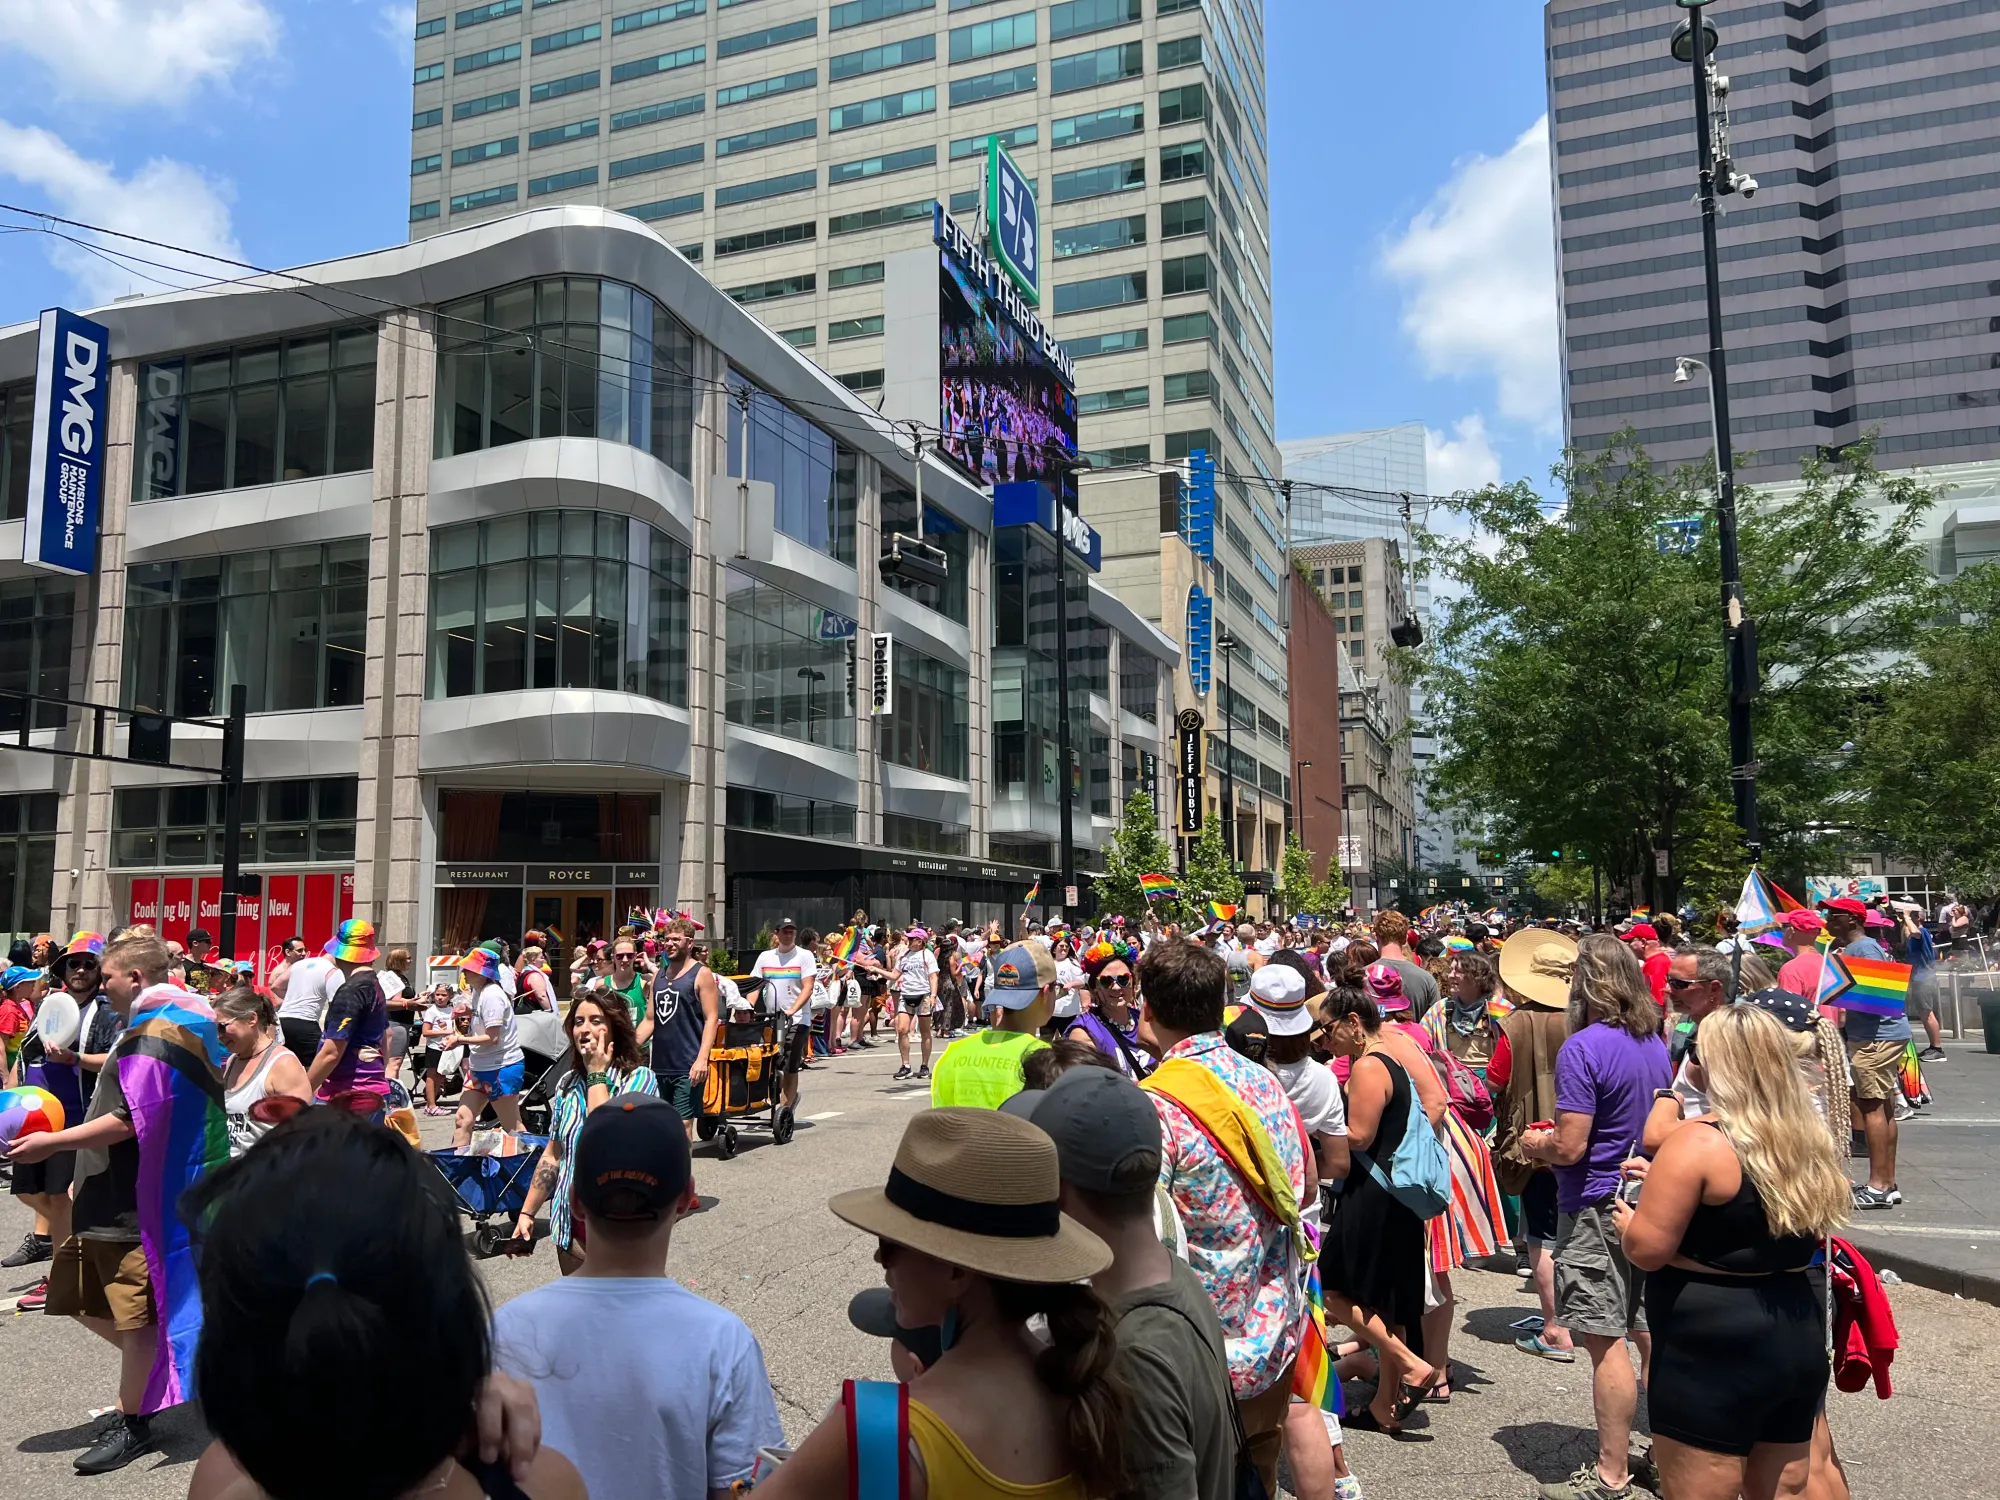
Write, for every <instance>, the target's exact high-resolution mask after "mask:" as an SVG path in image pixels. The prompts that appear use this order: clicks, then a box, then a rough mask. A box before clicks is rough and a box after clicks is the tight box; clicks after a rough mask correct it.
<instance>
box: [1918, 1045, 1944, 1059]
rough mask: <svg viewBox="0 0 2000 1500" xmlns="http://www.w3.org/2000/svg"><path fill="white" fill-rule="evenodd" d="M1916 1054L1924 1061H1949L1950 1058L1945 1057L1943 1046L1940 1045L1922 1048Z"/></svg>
mask: <svg viewBox="0 0 2000 1500" xmlns="http://www.w3.org/2000/svg"><path fill="white" fill-rule="evenodd" d="M1917 1056H1918V1057H1919V1058H1921V1059H1922V1060H1923V1061H1925V1062H1949V1061H1950V1059H1949V1058H1947V1057H1946V1056H1945V1055H1944V1048H1942V1047H1926V1048H1924V1050H1923V1051H1921V1052H1919V1053H1918V1054H1917Z"/></svg>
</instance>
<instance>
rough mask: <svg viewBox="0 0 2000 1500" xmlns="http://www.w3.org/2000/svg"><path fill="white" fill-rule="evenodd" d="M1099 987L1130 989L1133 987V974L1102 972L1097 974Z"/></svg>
mask: <svg viewBox="0 0 2000 1500" xmlns="http://www.w3.org/2000/svg"><path fill="white" fill-rule="evenodd" d="M1097 987H1098V988H1099V989H1101V990H1129V989H1130V988H1132V976H1131V975H1130V974H1100V975H1098V976H1097Z"/></svg>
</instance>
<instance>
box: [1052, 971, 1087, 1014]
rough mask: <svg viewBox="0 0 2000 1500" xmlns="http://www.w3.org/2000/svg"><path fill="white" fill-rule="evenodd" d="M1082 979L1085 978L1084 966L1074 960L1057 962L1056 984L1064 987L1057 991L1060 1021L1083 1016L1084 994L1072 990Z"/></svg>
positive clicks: (1056, 1012) (1057, 1010)
mask: <svg viewBox="0 0 2000 1500" xmlns="http://www.w3.org/2000/svg"><path fill="white" fill-rule="evenodd" d="M1081 978H1083V965H1082V964H1080V963H1078V962H1077V961H1076V960H1075V959H1073V958H1059V959H1057V960H1056V983H1058V984H1060V985H1061V986H1062V988H1061V989H1060V990H1058V991H1056V1009H1055V1017H1056V1019H1057V1020H1058V1021H1067V1020H1069V1019H1070V1017H1072V1016H1079V1015H1082V1014H1083V992H1082V991H1081V990H1073V989H1071V988H1070V986H1071V985H1072V984H1074V983H1076V981H1077V980H1079V979H1081Z"/></svg>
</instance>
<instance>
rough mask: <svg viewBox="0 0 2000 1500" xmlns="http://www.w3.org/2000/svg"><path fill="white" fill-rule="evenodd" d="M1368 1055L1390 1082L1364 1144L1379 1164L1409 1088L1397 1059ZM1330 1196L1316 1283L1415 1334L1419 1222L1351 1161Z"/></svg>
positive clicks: (1420, 1288) (1392, 1140)
mask: <svg viewBox="0 0 2000 1500" xmlns="http://www.w3.org/2000/svg"><path fill="white" fill-rule="evenodd" d="M1375 1056H1376V1057H1377V1058H1378V1059H1379V1060H1380V1061H1381V1062H1382V1064H1383V1065H1384V1066H1385V1067H1387V1068H1388V1070H1389V1083H1390V1091H1389V1102H1388V1103H1387V1104H1385V1105H1383V1106H1382V1119H1381V1122H1380V1123H1379V1124H1378V1125H1377V1126H1376V1128H1375V1142H1374V1144H1373V1145H1372V1146H1370V1147H1369V1148H1368V1155H1369V1156H1370V1157H1372V1158H1373V1159H1374V1160H1375V1162H1376V1163H1377V1164H1378V1165H1379V1164H1381V1163H1384V1162H1386V1161H1388V1159H1389V1158H1390V1157H1391V1156H1392V1155H1394V1154H1395V1150H1396V1147H1397V1146H1399V1145H1401V1144H1402V1140H1403V1132H1404V1130H1405V1129H1407V1128H1408V1126H1409V1123H1410V1104H1411V1100H1412V1097H1413V1090H1412V1089H1411V1087H1410V1077H1409V1075H1408V1074H1407V1073H1405V1072H1404V1071H1403V1068H1402V1065H1401V1064H1400V1063H1398V1062H1396V1061H1395V1060H1394V1059H1393V1058H1391V1057H1388V1056H1387V1055H1386V1054H1383V1053H1380V1052H1378V1053H1376V1054H1375ZM1357 1061H1358V1059H1357ZM1350 1078H1351V1075H1350ZM1359 1154H1360V1153H1359V1152H1358V1151H1357V1152H1356V1155H1357V1157H1358V1156H1359ZM1384 1170H1385V1171H1386V1168H1385V1169H1384ZM1335 1201H1336V1203H1337V1205H1338V1206H1337V1207H1336V1209H1335V1211H1334V1215H1333V1222H1332V1223H1331V1224H1330V1225H1328V1226H1327V1231H1326V1239H1325V1241H1324V1243H1323V1244H1322V1245H1321V1247H1320V1263H1319V1269H1320V1283H1321V1285H1322V1286H1324V1287H1325V1288H1326V1289H1327V1290H1328V1291H1330V1292H1339V1293H1340V1294H1341V1295H1342V1296H1345V1297H1348V1298H1350V1299H1352V1300H1353V1301H1355V1302H1358V1303H1360V1304H1361V1305H1362V1306H1363V1307H1365V1308H1367V1309H1368V1311H1370V1312H1372V1313H1377V1314H1379V1315H1380V1316H1381V1318H1382V1320H1383V1322H1385V1323H1388V1324H1389V1325H1391V1326H1392V1327H1394V1326H1398V1325H1400V1326H1401V1327H1403V1328H1404V1329H1406V1330H1408V1332H1409V1333H1410V1334H1411V1335H1414V1334H1415V1333H1416V1331H1417V1327H1418V1325H1419V1324H1420V1323H1421V1321H1422V1319H1423V1316H1424V1255H1425V1249H1424V1221H1423V1220H1422V1219H1419V1218H1418V1217H1417V1216H1416V1215H1415V1214H1414V1213H1412V1212H1411V1211H1410V1210H1409V1209H1407V1208H1405V1207H1403V1205H1402V1204H1400V1203H1398V1202H1397V1201H1396V1200H1395V1198H1394V1197H1393V1196H1392V1195H1391V1194H1390V1192H1389V1190H1388V1189H1387V1188H1385V1187H1383V1186H1382V1185H1381V1184H1380V1183H1378V1182H1377V1181H1376V1180H1375V1179H1374V1178H1373V1177H1372V1176H1370V1175H1369V1173H1368V1170H1367V1169H1366V1168H1365V1167H1363V1166H1362V1165H1361V1163H1360V1162H1359V1161H1358V1160H1357V1161H1356V1162H1355V1163H1354V1166H1353V1169H1352V1170H1351V1171H1350V1172H1349V1173H1348V1174H1347V1179H1346V1181H1344V1182H1343V1183H1342V1184H1341V1188H1340V1196H1339V1198H1338V1199H1336V1200H1335Z"/></svg>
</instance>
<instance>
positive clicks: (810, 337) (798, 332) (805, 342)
mask: <svg viewBox="0 0 2000 1500" xmlns="http://www.w3.org/2000/svg"><path fill="white" fill-rule="evenodd" d="M778 337H779V338H781V339H783V340H784V341H785V342H786V343H788V344H790V345H791V346H792V347H793V348H794V349H810V348H812V347H813V345H815V344H817V343H818V342H819V330H818V329H817V328H787V329H784V330H782V331H780V333H779V334H778Z"/></svg>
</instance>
